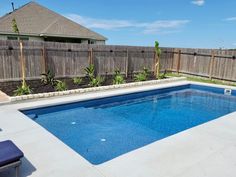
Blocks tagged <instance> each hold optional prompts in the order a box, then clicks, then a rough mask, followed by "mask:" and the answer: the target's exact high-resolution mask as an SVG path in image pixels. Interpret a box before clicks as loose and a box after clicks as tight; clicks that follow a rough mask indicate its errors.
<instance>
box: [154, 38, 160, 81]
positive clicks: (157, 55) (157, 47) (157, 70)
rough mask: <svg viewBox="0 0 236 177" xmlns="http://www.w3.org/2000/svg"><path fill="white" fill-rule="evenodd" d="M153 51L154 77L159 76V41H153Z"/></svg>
mask: <svg viewBox="0 0 236 177" xmlns="http://www.w3.org/2000/svg"><path fill="white" fill-rule="evenodd" d="M155 52H156V64H155V71H156V73H155V74H156V78H159V75H160V68H161V67H160V56H161V49H160V47H159V42H158V41H155Z"/></svg>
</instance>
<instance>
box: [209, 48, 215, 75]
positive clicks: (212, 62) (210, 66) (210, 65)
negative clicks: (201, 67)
mask: <svg viewBox="0 0 236 177" xmlns="http://www.w3.org/2000/svg"><path fill="white" fill-rule="evenodd" d="M214 60H215V51H214V50H212V52H211V60H210V63H209V79H212V71H213V66H214Z"/></svg>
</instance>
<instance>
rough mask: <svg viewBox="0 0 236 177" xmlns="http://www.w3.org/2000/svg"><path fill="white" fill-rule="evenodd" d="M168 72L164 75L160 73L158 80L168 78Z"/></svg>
mask: <svg viewBox="0 0 236 177" xmlns="http://www.w3.org/2000/svg"><path fill="white" fill-rule="evenodd" d="M166 73H167V72H166V70H165V71H164V73H160V74H159V76H158V79H165V78H166Z"/></svg>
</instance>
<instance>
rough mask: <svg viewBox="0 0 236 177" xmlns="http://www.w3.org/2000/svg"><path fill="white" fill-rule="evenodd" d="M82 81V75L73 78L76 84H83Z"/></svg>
mask: <svg viewBox="0 0 236 177" xmlns="http://www.w3.org/2000/svg"><path fill="white" fill-rule="evenodd" d="M81 82H82V78H81V77H75V78H73V83H74V84H76V85H79V84H81Z"/></svg>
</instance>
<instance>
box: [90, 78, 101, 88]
mask: <svg viewBox="0 0 236 177" xmlns="http://www.w3.org/2000/svg"><path fill="white" fill-rule="evenodd" d="M104 80H105V79H104V77H101V76H97V77H95V78H92V79H91V80H90V82H89V86H91V87H98V86H101V85H102V83H103V82H104Z"/></svg>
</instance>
